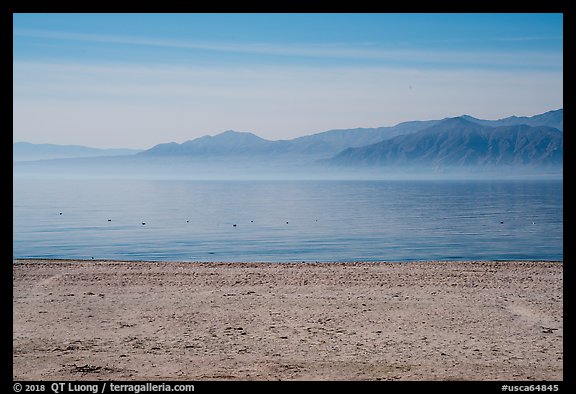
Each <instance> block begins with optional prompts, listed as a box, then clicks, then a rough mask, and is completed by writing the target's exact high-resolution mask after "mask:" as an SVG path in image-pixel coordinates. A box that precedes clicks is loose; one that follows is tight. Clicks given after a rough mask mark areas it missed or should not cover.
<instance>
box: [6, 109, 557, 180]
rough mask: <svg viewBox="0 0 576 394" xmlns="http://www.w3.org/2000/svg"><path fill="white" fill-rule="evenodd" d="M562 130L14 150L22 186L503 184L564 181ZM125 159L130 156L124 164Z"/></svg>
mask: <svg viewBox="0 0 576 394" xmlns="http://www.w3.org/2000/svg"><path fill="white" fill-rule="evenodd" d="M562 124H563V111H562V110H557V111H550V112H547V113H545V114H541V115H536V116H533V117H509V118H505V119H500V120H482V119H476V118H473V117H471V116H467V115H463V116H461V117H458V118H447V119H443V120H428V121H413V122H404V123H400V124H398V125H396V126H393V127H379V128H357V129H341V130H329V131H325V132H321V133H316V134H312V135H308V136H304V137H299V138H294V139H291V140H279V141H271V140H267V139H264V138H261V137H259V136H257V135H255V134H252V133H248V132H237V131H233V130H228V131H225V132H223V133H220V134H218V135H214V136H204V137H200V138H196V139H192V140H189V141H186V142H184V143H181V144H179V143H175V142H171V143H163V144H158V145H156V146H154V147H152V148H150V149H148V150H145V151H141V152H138V151H135V150H128V152H127V150H108V149H106V150H103V149H94V148H87V147H77V146H76V147H74V146H73V147H70V146H54V145H48V146H33V145H31V144H21V143H19V144H14V166H13V173H14V174H18V175H19V176H20V175H21V176H38V175H39V174H44V175H48V174H57V175H58V176H69V175H70V174H75V175H74V176H105V177H110V176H113V177H122V176H130V177H133V176H137V177H158V178H166V177H168V178H169V177H185V178H194V179H256V178H262V177H266V178H271V179H280V178H288V179H305V178H310V179H343V177H344V178H350V179H358V178H362V177H373V178H378V177H381V176H382V174H383V173H384V172H386V173H387V174H388V175H390V176H394V177H401V176H404V175H408V176H411V175H414V174H416V173H426V174H428V173H434V174H439V173H440V172H442V173H443V174H448V173H450V174H455V172H454V170H453V169H454V168H457V167H458V168H459V169H460V170H461V171H463V172H462V174H464V176H467V175H466V174H470V173H473V174H474V175H475V176H485V177H490V176H492V175H494V176H495V177H498V176H499V175H504V174H503V172H502V170H501V169H498V168H499V167H497V166H516V167H517V168H520V167H522V168H523V169H522V170H521V171H518V173H520V172H523V174H526V175H528V176H531V175H533V174H536V173H538V174H544V175H546V174H552V175H553V176H561V175H562V158H563V153H562V150H563V142H562V141H563V139H562V138H563V135H562V131H560V129H557V128H553V127H550V126H549V125H559V126H560V127H561V126H562ZM31 147H32V148H33V151H34V152H35V153H36V156H35V157H34V158H36V159H39V158H43V159H48V158H53V157H58V159H53V160H39V161H28V162H23V161H18V160H23V159H22V158H23V157H27V158H28V160H32V159H31V157H32V156H31V155H30V154H29V155H28V156H26V155H25V153H26V149H27V148H31ZM40 148H42V149H45V152H44V155H43V156H40V155H38V152H39V150H40ZM51 150H56V151H57V152H54V151H51ZM123 152H127V153H128V154H124V155H122V153H123ZM28 153H30V152H28ZM134 153H137V154H134ZM104 155H106V156H105V157H104ZM112 155H115V156H112ZM80 156H82V157H80ZM95 156H98V157H95ZM65 157H75V158H65ZM537 166H538V167H539V169H537V170H536V167H537ZM490 167H496V169H495V170H493V169H490ZM387 168H388V169H389V170H387ZM479 168H484V170H482V173H483V174H482V175H479V172H478V171H477V170H478V169H479ZM508 169H509V168H508ZM541 169H543V170H542V171H541ZM549 169H550V171H549ZM445 170H446V171H445ZM460 170H458V171H460ZM443 171H444V172H443ZM508 174H509V173H508V172H507V173H506V175H505V176H508Z"/></svg>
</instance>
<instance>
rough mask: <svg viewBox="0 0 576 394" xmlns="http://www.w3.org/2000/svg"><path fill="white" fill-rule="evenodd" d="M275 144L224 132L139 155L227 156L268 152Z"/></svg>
mask: <svg viewBox="0 0 576 394" xmlns="http://www.w3.org/2000/svg"><path fill="white" fill-rule="evenodd" d="M275 144H276V142H275V141H269V140H265V139H263V138H260V137H258V136H257V135H255V134H252V133H246V132H238V131H233V130H228V131H225V132H223V133H221V134H218V135H215V136H209V135H207V136H204V137H200V138H196V139H194V140H189V141H186V142H184V143H182V144H178V143H176V142H170V143H167V144H158V145H156V146H154V147H152V148H150V149H148V150H146V151H144V152H141V153H140V155H143V156H180V155H190V156H192V155H194V156H209V155H216V156H229V155H237V154H255V153H264V152H268V151H269V150H270V149H272V148H273V146H274V145H275Z"/></svg>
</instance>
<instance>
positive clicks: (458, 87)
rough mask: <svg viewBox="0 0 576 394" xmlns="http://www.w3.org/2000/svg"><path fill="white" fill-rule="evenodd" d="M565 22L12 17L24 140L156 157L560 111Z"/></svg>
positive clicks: (19, 132) (419, 17) (474, 17)
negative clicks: (200, 148)
mask: <svg viewBox="0 0 576 394" xmlns="http://www.w3.org/2000/svg"><path fill="white" fill-rule="evenodd" d="M562 24H563V22H562V14H15V15H14V25H13V31H14V52H13V54H14V74H13V81H14V97H13V102H14V104H13V114H14V128H13V138H14V141H29V142H35V143H57V144H80V145H88V146H94V147H131V148H149V147H151V146H153V145H155V144H157V143H161V142H169V141H175V142H184V141H186V140H189V139H192V138H196V137H199V136H203V135H206V134H210V135H214V134H217V133H219V132H222V131H225V130H229V129H234V130H238V131H251V132H253V133H255V134H257V135H259V136H261V137H263V138H268V139H274V140H275V139H288V138H293V137H297V136H301V135H306V134H312V133H315V132H320V131H325V130H329V129H334V128H354V127H377V126H392V125H395V124H397V123H399V122H402V121H407V120H426V119H441V118H444V117H448V116H458V115H462V114H469V115H472V116H475V117H479V118H485V119H498V118H502V117H506V116H510V115H517V116H530V115H534V114H538V113H542V112H546V111H549V110H552V109H558V108H561V107H562V106H563V101H562V100H563V86H562V78H563V55H562V46H563V38H562V30H563V25H562Z"/></svg>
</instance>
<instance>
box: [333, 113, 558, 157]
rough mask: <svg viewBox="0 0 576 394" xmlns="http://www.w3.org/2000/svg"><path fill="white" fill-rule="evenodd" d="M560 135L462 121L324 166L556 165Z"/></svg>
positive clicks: (349, 153)
mask: <svg viewBox="0 0 576 394" xmlns="http://www.w3.org/2000/svg"><path fill="white" fill-rule="evenodd" d="M562 149H563V140H562V132H561V131H559V130H558V129H554V128H551V127H545V126H538V127H531V126H527V125H513V126H500V127H487V126H482V125H480V124H478V123H475V122H471V121H469V120H467V119H466V118H464V117H458V118H450V119H446V120H444V121H442V122H440V123H438V124H436V125H434V126H432V127H429V128H427V129H425V130H422V131H419V132H417V133H413V134H408V135H401V136H397V137H394V138H391V139H389V140H385V141H382V142H379V143H376V144H372V145H369V146H365V147H360V148H349V149H346V150H345V151H343V152H341V153H340V154H338V155H336V156H334V157H333V158H332V159H330V160H327V161H325V163H328V164H333V165H340V166H474V165H476V166H486V165H561V164H562Z"/></svg>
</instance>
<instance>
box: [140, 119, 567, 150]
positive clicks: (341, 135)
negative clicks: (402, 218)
mask: <svg viewBox="0 0 576 394" xmlns="http://www.w3.org/2000/svg"><path fill="white" fill-rule="evenodd" d="M460 118H462V119H465V120H467V121H469V122H470V123H472V124H478V125H483V126H490V127H497V126H510V125H519V124H526V125H529V126H534V127H535V126H548V127H555V128H558V127H560V129H559V130H562V129H561V127H562V125H563V110H562V109H559V110H555V111H550V112H546V113H544V114H540V115H535V116H533V117H515V116H512V117H508V118H504V119H500V120H482V119H477V118H473V117H471V116H469V115H463V116H461V117H460ZM444 120H446V119H444ZM442 121H443V120H428V121H409V122H403V123H399V124H397V125H396V126H392V127H377V128H357V129H341V130H328V131H324V132H321V133H316V134H312V135H307V136H303V137H298V138H294V139H291V140H277V141H272V140H267V139H264V138H261V137H259V136H257V135H255V134H252V133H248V132H238V131H233V130H228V131H225V132H223V133H220V134H217V135H215V136H204V137H200V138H196V139H193V140H189V141H186V142H184V143H181V144H178V143H176V142H170V143H163V144H158V145H156V146H154V147H152V148H150V149H148V150H145V151H143V152H141V153H139V155H141V156H189V157H206V156H243V155H272V154H273V155H280V156H285V155H305V156H318V158H319V159H322V158H326V159H327V158H329V157H331V156H334V155H336V154H338V153H340V152H342V151H344V150H346V149H348V148H360V147H363V146H368V145H372V144H375V143H379V142H381V141H384V140H387V139H390V138H394V137H396V136H399V135H407V134H413V133H416V132H419V131H421V130H424V129H426V128H428V127H431V126H434V125H436V124H438V123H440V122H442Z"/></svg>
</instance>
